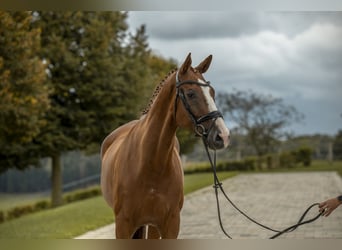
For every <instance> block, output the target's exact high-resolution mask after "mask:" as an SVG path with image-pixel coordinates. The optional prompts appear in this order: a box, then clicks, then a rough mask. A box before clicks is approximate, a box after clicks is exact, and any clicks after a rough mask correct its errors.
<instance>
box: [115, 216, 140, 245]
mask: <svg viewBox="0 0 342 250" xmlns="http://www.w3.org/2000/svg"><path fill="white" fill-rule="evenodd" d="M135 230H136V228H135V226H134V225H133V224H132V223H131V221H130V220H129V219H127V218H125V217H124V216H120V215H117V216H116V218H115V235H116V239H131V238H132V237H133V235H134V233H135Z"/></svg>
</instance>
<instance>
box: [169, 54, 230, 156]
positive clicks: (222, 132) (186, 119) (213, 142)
mask: <svg viewBox="0 0 342 250" xmlns="http://www.w3.org/2000/svg"><path fill="white" fill-rule="evenodd" d="M211 60H212V55H209V56H208V57H207V58H205V59H204V60H203V61H202V62H201V63H200V64H199V65H198V66H197V67H195V68H193V67H192V66H191V63H192V60H191V54H190V53H189V55H188V56H187V58H186V59H185V61H184V63H183V64H182V66H181V67H180V68H179V70H178V71H177V72H176V89H177V94H176V103H175V113H176V122H177V124H178V125H179V126H180V127H185V128H188V129H192V130H194V132H195V133H196V134H197V135H198V136H201V137H203V138H204V139H205V141H206V143H207V144H208V146H209V148H211V149H222V148H226V147H227V146H228V144H229V130H228V128H227V127H226V125H225V123H224V120H223V116H222V114H221V113H220V112H219V111H218V109H217V107H216V104H215V90H214V88H213V87H212V86H211V85H210V83H209V82H208V81H206V80H205V79H204V77H203V75H202V74H204V73H205V72H206V71H207V70H208V68H209V66H210V63H211Z"/></svg>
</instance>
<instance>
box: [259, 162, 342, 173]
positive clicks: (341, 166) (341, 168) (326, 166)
mask: <svg viewBox="0 0 342 250" xmlns="http://www.w3.org/2000/svg"><path fill="white" fill-rule="evenodd" d="M266 171H270V172H317V171H335V172H337V173H338V174H339V175H340V176H341V177H342V161H334V162H332V163H329V162H328V161H322V160H315V161H313V162H312V164H311V166H309V167H302V166H301V167H293V168H279V169H271V170H266Z"/></svg>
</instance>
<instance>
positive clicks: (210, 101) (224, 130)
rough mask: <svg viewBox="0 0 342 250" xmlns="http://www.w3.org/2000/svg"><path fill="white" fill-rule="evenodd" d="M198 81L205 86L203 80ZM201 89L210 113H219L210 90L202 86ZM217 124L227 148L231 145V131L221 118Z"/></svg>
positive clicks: (217, 120)
mask: <svg viewBox="0 0 342 250" xmlns="http://www.w3.org/2000/svg"><path fill="white" fill-rule="evenodd" d="M198 81H199V82H200V83H204V84H205V82H204V81H203V80H201V79H198ZM201 88H202V91H203V95H204V97H205V100H206V103H207V104H208V110H209V112H212V111H217V107H216V104H215V102H214V99H213V98H212V96H211V95H210V88H208V87H205V86H201ZM215 124H216V126H217V128H218V130H219V131H220V133H219V136H220V137H221V138H222V140H223V143H224V147H225V148H226V147H227V146H228V144H229V129H228V128H227V127H226V124H225V123H224V120H223V119H222V118H221V117H219V118H217V119H216V121H215Z"/></svg>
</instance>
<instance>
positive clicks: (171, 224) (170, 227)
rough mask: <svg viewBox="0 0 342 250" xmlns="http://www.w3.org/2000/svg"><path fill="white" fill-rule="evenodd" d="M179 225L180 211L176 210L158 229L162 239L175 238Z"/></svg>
mask: <svg viewBox="0 0 342 250" xmlns="http://www.w3.org/2000/svg"><path fill="white" fill-rule="evenodd" d="M179 226H180V213H179V212H178V213H177V212H176V213H175V214H173V215H172V216H170V217H169V219H168V220H167V221H166V223H165V224H164V226H163V227H162V228H161V229H160V233H161V238H162V239H177V237H178V233H179Z"/></svg>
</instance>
